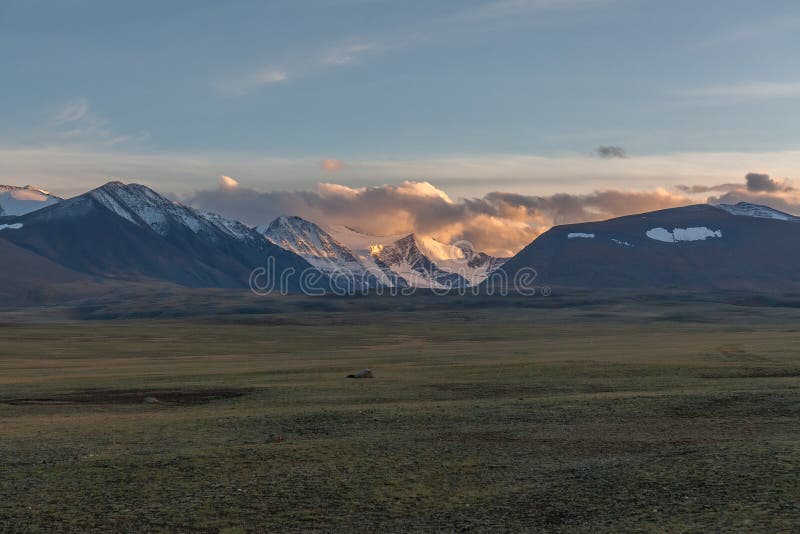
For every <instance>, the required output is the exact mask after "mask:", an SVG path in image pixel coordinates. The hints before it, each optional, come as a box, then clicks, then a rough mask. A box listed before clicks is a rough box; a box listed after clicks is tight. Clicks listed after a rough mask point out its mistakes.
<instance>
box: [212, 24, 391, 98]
mask: <svg viewBox="0 0 800 534" xmlns="http://www.w3.org/2000/svg"><path fill="white" fill-rule="evenodd" d="M389 46H390V45H389V43H388V42H385V43H371V42H368V41H365V40H362V39H356V38H349V39H345V40H343V41H342V42H339V43H335V44H331V45H326V46H322V47H319V48H312V49H308V50H303V51H299V52H294V53H292V54H289V55H287V56H286V57H283V58H281V59H279V60H276V61H273V62H271V63H268V64H267V65H265V66H261V67H258V68H257V69H255V70H254V71H252V72H245V73H243V74H234V75H230V76H226V77H224V78H220V79H218V80H216V81H215V82H214V87H215V88H216V89H217V91H218V92H220V93H222V94H224V95H228V96H242V95H246V94H249V93H252V92H254V91H257V90H259V89H264V88H267V87H270V86H273V85H277V84H280V83H283V82H288V81H294V80H299V79H303V78H306V77H308V76H313V75H316V74H318V73H320V72H323V71H326V70H330V69H337V68H343V67H349V66H354V65H357V64H359V63H360V62H361V61H362V60H363V59H365V58H366V57H368V56H370V55H374V54H377V53H380V52H385V51H386V50H388V48H389Z"/></svg>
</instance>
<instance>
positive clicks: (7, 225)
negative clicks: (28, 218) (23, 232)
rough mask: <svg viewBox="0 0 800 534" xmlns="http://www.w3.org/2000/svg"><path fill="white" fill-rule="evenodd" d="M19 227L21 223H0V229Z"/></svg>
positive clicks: (15, 228) (17, 228)
mask: <svg viewBox="0 0 800 534" xmlns="http://www.w3.org/2000/svg"><path fill="white" fill-rule="evenodd" d="M20 228H22V223H14V224H0V230H19V229H20Z"/></svg>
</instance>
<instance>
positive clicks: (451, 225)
mask: <svg viewBox="0 0 800 534" xmlns="http://www.w3.org/2000/svg"><path fill="white" fill-rule="evenodd" d="M184 202H186V203H189V204H192V205H196V206H198V207H200V208H203V209H206V210H209V211H214V212H217V213H221V214H223V215H225V216H228V217H232V218H236V219H239V220H242V221H243V222H245V223H247V224H251V225H258V224H266V223H268V222H269V221H271V220H272V219H273V218H275V217H277V216H279V215H299V216H301V217H304V218H307V219H310V220H312V221H314V222H317V223H321V224H323V225H346V226H349V227H351V228H355V229H358V230H360V231H362V232H366V233H369V234H376V235H396V234H406V233H412V232H415V233H417V234H420V235H428V236H433V237H435V238H437V239H439V240H442V241H446V242H453V241H455V240H459V239H465V240H468V241H470V242H472V243H473V244H474V245H475V247H476V249H477V250H481V251H485V252H487V253H490V254H494V255H498V256H510V255H513V254H514V253H516V252H518V251H519V250H520V249H521V248H523V247H524V246H525V245H527V244H528V243H530V242H531V241H532V240H533V239H534V238H535V237H536V236H537V235H539V234H540V233H542V232H544V231H546V230H547V229H548V228H550V227H551V226H553V225H555V224H566V223H573V222H583V221H591V220H599V219H607V218H610V217H616V216H620V215H626V214H630V213H638V212H642V211H650V210H655V209H662V208H667V207H674V206H680V205H686V204H689V203H692V200H691V199H690V198H688V197H685V196H682V195H677V194H672V193H669V192H667V191H664V190H657V191H650V192H631V191H617V190H604V191H596V192H593V193H590V194H585V195H571V194H564V193H561V194H556V195H550V196H529V195H521V194H514V193H504V192H493V193H489V194H487V195H484V196H483V197H479V198H467V199H461V200H453V199H452V198H451V197H450V196H449V195H448V194H447V193H446V192H445V191H443V190H441V189H439V188H437V187H436V186H434V185H433V184H431V183H428V182H414V181H404V182H402V183H400V184H398V185H382V186H370V187H359V188H353V187H348V186H345V185H341V184H332V183H323V184H319V185H318V186H317V187H316V188H315V189H313V190H307V191H275V192H265V193H261V192H257V191H254V190H252V189H246V188H238V189H234V190H230V189H217V190H206V191H199V192H197V193H195V194H193V195H191V196H189V197H188V198H186V199H184Z"/></svg>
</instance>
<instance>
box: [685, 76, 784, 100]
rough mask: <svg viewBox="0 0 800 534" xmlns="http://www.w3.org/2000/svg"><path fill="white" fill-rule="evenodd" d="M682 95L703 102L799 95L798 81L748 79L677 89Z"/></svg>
mask: <svg viewBox="0 0 800 534" xmlns="http://www.w3.org/2000/svg"><path fill="white" fill-rule="evenodd" d="M678 94H679V95H680V96H682V97H686V98H690V99H696V100H701V101H703V102H705V103H709V102H711V103H713V102H715V101H716V102H722V103H731V102H740V101H747V100H766V99H773V98H796V97H800V81H781V82H768V81H752V82H750V81H748V82H736V83H730V84H723V85H710V86H706V87H699V88H694V89H687V90H683V91H679V92H678Z"/></svg>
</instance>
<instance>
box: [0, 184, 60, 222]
mask: <svg viewBox="0 0 800 534" xmlns="http://www.w3.org/2000/svg"><path fill="white" fill-rule="evenodd" d="M60 200H61V199H60V198H59V197H57V196H55V195H52V194H50V193H49V192H48V191H44V190H43V189H36V188H35V187H32V186H30V185H26V186H25V187H17V186H14V185H0V217H17V216H19V215H25V214H27V213H30V212H32V211H36V210H39V209H42V208H46V207H47V206H52V205H53V204H56V203H57V202H59V201H60Z"/></svg>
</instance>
